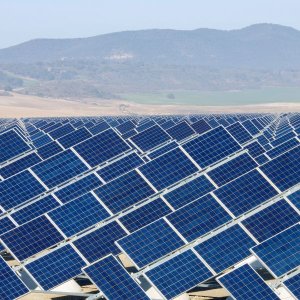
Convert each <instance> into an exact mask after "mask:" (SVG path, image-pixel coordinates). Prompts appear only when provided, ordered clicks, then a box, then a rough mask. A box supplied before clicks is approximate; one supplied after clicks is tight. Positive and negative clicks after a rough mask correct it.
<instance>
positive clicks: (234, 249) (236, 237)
mask: <svg viewBox="0 0 300 300" xmlns="http://www.w3.org/2000/svg"><path fill="white" fill-rule="evenodd" d="M253 246H255V242H254V241H253V240H252V239H251V238H250V237H249V235H248V234H246V232H245V231H244V230H243V229H242V228H241V227H240V226H239V225H234V226H233V227H230V228H229V229H226V230H225V231H223V232H221V233H219V234H217V235H215V236H213V237H212V238H210V239H208V240H206V241H205V242H202V243H201V244H199V245H197V246H196V247H195V250H196V251H197V252H198V253H199V254H200V255H201V256H202V257H203V258H204V259H205V260H206V262H207V263H208V264H209V265H210V266H211V267H212V268H213V269H214V270H215V271H216V273H220V272H222V271H224V270H225V269H227V268H229V267H231V266H233V265H235V264H236V263H238V262H239V261H241V260H243V259H245V258H246V257H248V256H250V255H251V252H250V250H249V249H250V248H252V247H253Z"/></svg>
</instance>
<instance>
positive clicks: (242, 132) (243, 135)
mask: <svg viewBox="0 0 300 300" xmlns="http://www.w3.org/2000/svg"><path fill="white" fill-rule="evenodd" d="M226 130H227V131H229V133H230V134H231V135H232V136H233V137H234V138H235V139H236V140H237V141H238V142H239V143H240V144H244V143H246V142H248V141H250V140H251V139H252V136H251V134H250V133H249V132H248V131H247V130H246V129H245V128H244V126H243V125H242V124H241V123H239V122H236V123H234V124H232V125H230V126H228V127H226Z"/></svg>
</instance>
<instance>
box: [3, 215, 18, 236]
mask: <svg viewBox="0 0 300 300" xmlns="http://www.w3.org/2000/svg"><path fill="white" fill-rule="evenodd" d="M15 227H16V225H15V224H14V223H13V222H12V221H11V219H10V218H8V217H4V218H2V219H0V235H1V234H3V233H5V232H7V231H9V230H11V229H13V228H15Z"/></svg>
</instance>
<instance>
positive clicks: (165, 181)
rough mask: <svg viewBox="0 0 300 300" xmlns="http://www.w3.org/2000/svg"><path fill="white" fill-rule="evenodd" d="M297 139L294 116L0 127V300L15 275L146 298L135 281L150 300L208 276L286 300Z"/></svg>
mask: <svg viewBox="0 0 300 300" xmlns="http://www.w3.org/2000/svg"><path fill="white" fill-rule="evenodd" d="M299 138H300V114H296V113H291V114H281V115H272V114H231V115H189V116H184V115H173V116H127V117H117V116H116V117H82V118H44V119H38V118H32V119H20V120H15V119H0V252H4V251H6V252H9V253H10V254H11V255H12V256H13V257H14V258H15V259H16V261H17V264H16V265H15V266H13V267H12V268H11V267H9V266H8V265H7V264H6V262H5V261H4V260H3V259H2V258H1V260H0V268H1V274H0V277H1V280H0V295H1V299H17V298H19V297H21V296H22V295H25V294H27V293H28V292H30V289H29V288H28V287H27V286H26V283H25V282H23V281H22V277H20V273H19V271H20V270H21V271H23V272H26V273H27V274H28V275H29V276H30V277H31V278H33V280H34V282H35V283H36V284H37V285H38V286H39V287H40V288H41V289H42V290H45V291H47V290H51V289H53V288H55V287H57V286H59V285H61V284H63V283H64V282H67V281H69V280H71V279H74V278H76V277H78V276H80V275H82V274H85V275H86V276H88V277H89V278H90V280H91V282H93V283H94V285H95V286H96V287H97V288H98V289H99V297H100V295H104V297H106V298H107V299H134V300H135V299H136V300H141V299H149V297H150V296H149V293H148V291H147V290H146V289H145V288H144V289H143V286H142V285H141V281H140V279H141V278H143V280H146V281H147V282H148V284H150V285H151V286H152V287H153V288H154V289H156V291H157V293H158V294H159V295H160V297H161V298H163V299H173V298H174V297H177V296H178V295H180V294H183V293H185V292H187V291H189V290H191V289H192V288H194V287H195V286H197V285H199V284H201V283H204V282H206V281H208V280H210V279H212V278H217V280H218V282H219V283H220V284H221V285H222V286H223V287H224V288H226V289H227V290H228V292H229V293H231V295H232V296H233V297H234V298H235V299H238V300H239V299H242V300H244V299H258V300H259V299H279V295H278V292H277V287H278V286H280V287H284V288H285V289H286V290H288V291H289V292H290V293H291V294H292V295H293V296H294V297H295V298H296V299H298V298H299V275H298V274H299V271H300V269H299V265H300V248H299V247H300V240H299V238H300V234H299V233H300V230H299V228H300V223H299V222H300V210H299V209H300V140H299ZM121 254H122V255H125V256H127V258H129V260H130V261H131V262H132V265H133V266H135V269H134V270H133V271H132V270H130V272H129V270H128V269H126V268H125V265H124V264H123V263H122V259H121V257H122V256H121ZM250 257H253V258H255V259H256V260H257V261H259V262H260V263H261V265H262V266H263V267H264V268H265V269H266V270H267V271H268V272H269V273H270V274H272V276H273V277H275V278H276V280H277V281H276V282H278V286H277V285H276V286H269V285H268V284H267V283H266V282H265V280H264V279H263V278H262V277H261V276H260V275H259V274H258V273H257V271H256V270H255V269H253V268H252V267H251V266H250V265H248V264H247V262H248V258H250ZM232 268H233V269H232ZM2 274H4V277H5V279H3V280H2V277H3V276H2ZM4 277H3V278H4ZM12 285H14V286H15V289H13V288H12Z"/></svg>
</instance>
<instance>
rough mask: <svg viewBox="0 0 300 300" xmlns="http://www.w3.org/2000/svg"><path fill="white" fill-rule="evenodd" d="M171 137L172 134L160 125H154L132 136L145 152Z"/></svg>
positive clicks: (132, 139)
mask: <svg viewBox="0 0 300 300" xmlns="http://www.w3.org/2000/svg"><path fill="white" fill-rule="evenodd" d="M170 139H171V138H170V136H169V135H168V134H167V133H166V132H165V131H164V130H162V129H161V128H160V127H159V126H158V125H155V126H152V127H150V128H148V129H146V130H144V131H142V132H140V133H138V134H137V135H135V136H133V137H131V138H130V140H131V141H132V142H133V143H134V144H135V145H137V146H138V147H139V149H141V150H142V151H143V152H146V151H148V150H150V149H153V148H154V147H157V146H158V145H161V144H162V143H165V142H166V141H168V140H170Z"/></svg>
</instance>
